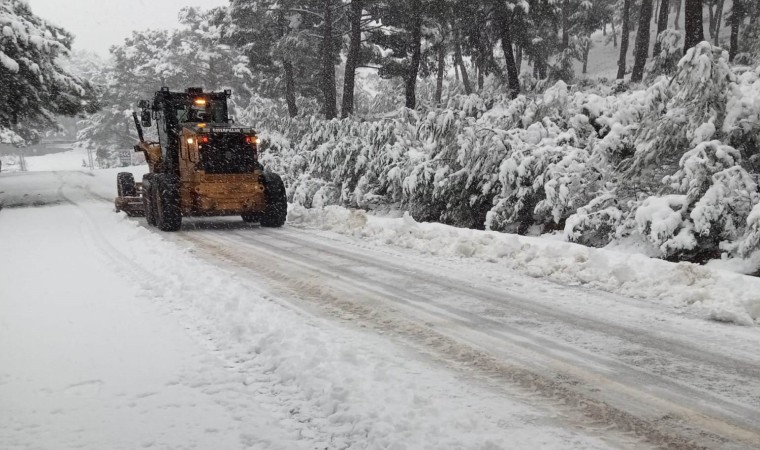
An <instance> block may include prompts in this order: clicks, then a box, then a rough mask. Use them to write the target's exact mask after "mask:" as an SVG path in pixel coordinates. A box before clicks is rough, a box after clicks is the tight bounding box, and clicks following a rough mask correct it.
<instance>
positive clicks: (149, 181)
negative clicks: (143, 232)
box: [143, 173, 156, 227]
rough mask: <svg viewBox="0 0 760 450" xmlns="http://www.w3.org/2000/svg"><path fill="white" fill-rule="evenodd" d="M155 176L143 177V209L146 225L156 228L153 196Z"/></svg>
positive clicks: (147, 175)
mask: <svg viewBox="0 0 760 450" xmlns="http://www.w3.org/2000/svg"><path fill="white" fill-rule="evenodd" d="M155 190H156V188H155V175H154V174H152V173H149V174H145V175H143V208H144V209H145V220H146V221H147V222H148V225H152V226H154V227H155V226H156V208H155V203H156V198H155V195H154V192H155Z"/></svg>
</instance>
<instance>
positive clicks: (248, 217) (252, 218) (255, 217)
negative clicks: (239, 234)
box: [242, 213, 261, 223]
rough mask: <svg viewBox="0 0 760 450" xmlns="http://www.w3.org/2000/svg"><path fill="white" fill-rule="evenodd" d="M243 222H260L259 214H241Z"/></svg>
mask: <svg viewBox="0 0 760 450" xmlns="http://www.w3.org/2000/svg"><path fill="white" fill-rule="evenodd" d="M242 217H243V222H246V223H253V222H258V221H260V220H261V214H258V213H250V214H243V216H242Z"/></svg>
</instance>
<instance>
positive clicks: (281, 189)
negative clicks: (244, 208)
mask: <svg viewBox="0 0 760 450" xmlns="http://www.w3.org/2000/svg"><path fill="white" fill-rule="evenodd" d="M262 178H263V181H264V194H265V195H266V199H267V207H266V209H265V210H264V213H263V214H261V216H260V217H259V223H260V224H261V226H262V227H272V228H278V227H281V226H283V225H285V221H286V220H287V219H288V195H287V192H286V191H285V183H283V182H282V178H280V176H279V175H277V174H276V173H274V172H270V171H265V172H264V173H263V174H262ZM243 220H245V218H244V219H243Z"/></svg>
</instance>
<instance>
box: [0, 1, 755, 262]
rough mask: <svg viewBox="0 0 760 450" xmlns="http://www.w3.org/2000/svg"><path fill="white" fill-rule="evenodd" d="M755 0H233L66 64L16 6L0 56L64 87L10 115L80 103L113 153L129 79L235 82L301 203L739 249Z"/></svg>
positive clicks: (127, 103)
mask: <svg viewBox="0 0 760 450" xmlns="http://www.w3.org/2000/svg"><path fill="white" fill-rule="evenodd" d="M9 4H10V5H11V7H12V5H14V4H15V5H17V6H18V7H17V10H16V12H17V13H18V12H19V11H21V13H23V12H24V7H23V2H20V1H19V0H11V1H10V2H9ZM3 8H5V9H2V10H0V11H3V12H5V13H7V11H6V10H7V9H8V8H9V7H8V6H5V5H4V6H3ZM17 15H18V16H20V17H22V18H25V20H26V21H27V22H28V23H27V26H29V24H32V25H35V22H34V20H38V19H36V18H34V16H32V15H31V14H29V15H25V14H17ZM758 16H760V5H758V3H757V2H753V1H750V0H745V1H742V2H739V1H738V0H737V1H730V0H726V1H724V0H714V1H713V0H709V1H707V0H705V1H699V0H670V1H667V0H660V1H653V0H583V1H578V0H523V1H503V0H483V1H479V2H474V1H463V0H447V1H432V0H411V1H401V0H352V1H348V0H346V1H341V0H259V1H237V0H232V1H231V2H230V6H229V7H226V8H215V9H211V10H203V9H199V8H186V9H184V10H182V11H181V13H180V15H179V21H180V28H179V29H177V30H171V31H169V30H143V31H137V32H134V33H133V35H132V36H131V37H130V38H128V39H127V40H126V41H125V42H124V43H123V44H122V45H119V46H115V47H113V48H112V49H111V55H110V58H109V59H107V60H101V59H99V58H97V57H95V56H94V55H86V54H76V55H74V57H73V58H72V59H71V61H70V62H69V63H67V64H66V65H65V67H64V68H61V67H62V64H61V63H59V62H58V61H60V56H61V55H63V54H66V53H68V51H67V50H70V36H67V35H66V34H65V31H64V30H58V29H52V28H51V27H49V26H47V25H44V22H43V25H44V26H47V29H44V27H43V25H40V24H39V23H36V25H35V26H38V27H43V31H42V32H41V35H42V36H48V35H51V36H53V40H54V41H55V42H56V44H55V45H53V44H49V45H48V46H47V47H46V46H45V45H43V46H42V47H39V46H37V44H35V43H34V42H32V41H33V40H32V39H29V38H27V44H26V45H24V43H23V36H21V35H20V34H19V33H17V27H16V26H15V25H13V23H17V22H18V21H17V22H8V23H10V25H8V24H6V25H2V26H4V27H10V28H11V30H10V33H11V34H13V36H12V37H15V38H16V41H17V42H18V45H17V47H18V48H17V53H15V54H14V53H11V52H9V51H6V48H7V41H8V39H9V33H8V32H5V28H4V37H3V39H4V40H3V43H4V47H3V48H4V50H3V51H4V53H3V55H6V57H8V58H11V59H12V60H14V61H16V62H17V63H18V62H19V61H20V62H21V64H17V65H18V66H19V67H18V68H16V71H15V72H14V71H13V70H11V69H13V68H14V67H13V64H10V66H11V67H8V64H6V62H5V60H3V61H2V62H3V67H0V81H4V80H6V79H9V78H13V77H14V76H15V78H19V76H20V75H21V73H22V72H24V71H25V70H26V71H27V72H29V73H30V74H31V75H30V79H32V80H34V79H35V76H34V75H36V72H35V71H34V70H33V69H32V68H31V66H30V65H29V64H25V63H24V61H25V60H24V56H20V55H23V52H24V51H26V50H27V49H34V48H35V47H36V48H37V51H38V52H40V53H42V57H43V59H44V58H46V59H45V60H46V61H49V62H50V64H51V68H49V69H46V70H50V71H51V72H50V73H62V74H65V77H68V78H65V77H61V76H51V77H50V79H51V80H54V81H56V82H60V81H61V79H63V80H68V81H67V83H68V84H65V85H64V87H65V88H66V89H68V90H69V91H72V93H69V94H68V95H67V96H62V95H60V92H61V88H60V87H55V86H53V87H51V88H50V92H51V94H50V95H51V96H52V97H51V98H52V99H53V103H52V104H53V105H55V108H51V107H49V106H46V105H50V104H51V103H50V99H47V100H46V99H45V98H40V99H39V105H42V106H41V109H42V111H41V112H40V113H37V115H36V116H35V115H34V111H31V110H30V112H29V113H28V114H27V115H26V116H24V115H21V116H19V115H18V109H16V110H15V111H16V113H15V114H16V115H17V116H16V117H12V116H11V117H9V116H8V115H5V116H0V127H2V130H4V131H3V132H4V133H10V134H12V135H14V136H17V137H18V138H21V139H24V138H25V137H24V133H23V132H22V131H23V129H24V127H27V126H28V125H27V124H29V123H30V122H29V119H31V118H35V120H38V121H40V125H39V126H37V127H36V128H34V130H35V132H36V133H37V134H36V136H39V135H40V134H41V133H42V132H41V131H39V130H44V129H45V127H44V126H43V125H46V123H45V120H43V119H45V118H48V117H49V115H51V114H68V115H83V117H82V122H81V131H80V136H79V137H80V140H81V142H82V145H87V146H90V147H92V148H94V149H96V150H97V154H98V159H99V161H100V164H101V166H103V167H107V166H109V165H113V164H116V163H117V161H118V160H117V158H116V155H117V152H118V151H119V150H122V149H125V148H131V146H132V145H133V144H134V141H135V139H136V135H135V133H134V130H133V127H132V123H131V112H132V110H133V109H134V105H135V104H136V102H137V100H138V99H141V98H150V97H151V94H152V92H154V91H155V90H156V89H157V87H159V86H164V85H165V86H170V87H172V88H174V89H183V88H184V87H187V86H202V87H204V88H206V89H224V88H230V89H232V90H233V92H234V93H235V94H234V97H233V101H234V108H235V111H236V112H235V115H236V118H237V121H238V123H246V124H250V125H253V126H255V127H257V129H259V130H260V131H261V134H262V137H263V138H264V144H263V149H264V151H263V154H262V158H263V159H264V160H265V162H266V163H267V164H268V165H269V167H271V168H272V169H273V170H275V171H278V172H280V173H282V174H283V175H284V178H285V180H286V183H287V184H288V187H289V195H290V198H291V200H292V201H294V202H296V203H300V204H303V205H305V206H324V205H329V204H341V205H344V206H349V207H359V208H366V209H387V208H393V209H399V210H409V211H410V212H411V213H412V215H413V216H414V217H415V218H416V219H417V220H429V221H440V222H443V223H448V224H453V225H457V226H464V227H471V228H488V229H491V230H497V231H507V232H517V233H523V234H524V233H533V234H537V233H547V232H555V231H559V232H562V233H564V235H565V236H566V238H567V239H568V240H571V241H574V242H579V243H582V244H585V245H593V246H604V245H607V244H609V243H610V242H613V241H620V240H625V239H633V240H635V241H636V242H638V243H639V244H640V245H641V246H642V251H645V252H646V253H648V254H650V255H651V256H656V257H661V258H667V259H672V260H690V261H705V260H707V259H710V258H716V257H721V256H722V255H723V256H739V257H744V256H747V255H749V254H751V253H752V252H754V251H755V250H756V249H757V246H758V245H760V207H758V206H757V205H758V203H760V195H758V188H757V182H758V173H759V171H758V167H757V165H758V132H760V130H759V129H758V128H760V119H759V117H760V116H759V115H758V114H760V81H759V80H760V39H759V38H758V37H759V36H760V31H759V30H760V23H759V22H758ZM2 17H4V16H0V21H3V20H5V19H3V18H2ZM6 22H7V21H6ZM695 24H696V25H695ZM27 30H28V29H27ZM51 30H52V31H51ZM27 34H28V35H29V34H30V33H29V32H28V31H27ZM17 35H18V36H17ZM19 36H21V37H19ZM650 41H651V42H650ZM653 47H654V48H653ZM40 49H42V50H40ZM45 52H47V53H45ZM595 52H596V53H598V54H595ZM629 55H631V56H632V58H630V57H629ZM34 58H36V59H34ZM34 58H32V57H30V58H28V59H29V60H30V61H37V60H38V59H40V58H41V56H39V55H35V56H34ZM0 59H2V55H0ZM631 60H632V61H633V64H630V61H631ZM590 61H591V63H592V66H591V67H590V66H589V62H590ZM36 64H38V65H39V63H36ZM594 65H600V66H601V65H605V66H611V67H613V68H614V67H616V68H617V74H616V76H611V77H608V78H605V77H601V76H593V73H594V72H595V69H596V67H594ZM25 67H26V69H24V68H25ZM586 72H591V74H587V73H586ZM24 73H26V72H24ZM44 73H49V72H44ZM14 74H15V75H14ZM83 80H86V81H83ZM30 84H33V82H30ZM3 92H8V91H7V90H6V91H3ZM56 94H57V95H58V97H54V96H55V95H56ZM6 97H8V98H10V96H6ZM58 98H69V99H71V98H73V99H77V98H78V99H80V101H79V102H78V103H77V102H73V103H76V104H77V106H78V108H74V107H70V106H68V105H66V104H64V103H62V105H63V107H59V106H58V103H61V102H60V101H59V100H57V99H58ZM67 108H68V109H67ZM48 128H49V127H48ZM34 136H35V134H34V133H27V135H26V139H33V138H34ZM14 139H16V137H14Z"/></svg>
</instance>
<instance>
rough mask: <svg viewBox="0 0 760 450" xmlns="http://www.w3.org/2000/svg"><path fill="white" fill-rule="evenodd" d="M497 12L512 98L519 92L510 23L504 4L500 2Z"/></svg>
mask: <svg viewBox="0 0 760 450" xmlns="http://www.w3.org/2000/svg"><path fill="white" fill-rule="evenodd" d="M497 14H498V15H499V28H500V30H499V31H500V32H501V49H502V51H503V52H504V59H505V60H506V63H507V82H508V85H509V90H510V94H511V95H512V98H516V97H517V96H518V95H519V94H520V78H519V74H518V72H517V64H516V63H515V54H514V53H513V52H512V30H511V29H510V28H511V26H512V24H511V23H510V22H511V21H510V20H509V12H508V11H507V9H506V6H504V5H503V4H501V3H500V4H499V7H498V10H497Z"/></svg>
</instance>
